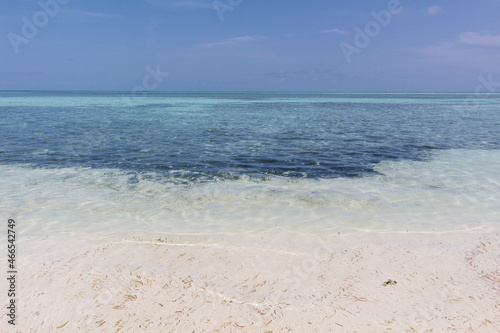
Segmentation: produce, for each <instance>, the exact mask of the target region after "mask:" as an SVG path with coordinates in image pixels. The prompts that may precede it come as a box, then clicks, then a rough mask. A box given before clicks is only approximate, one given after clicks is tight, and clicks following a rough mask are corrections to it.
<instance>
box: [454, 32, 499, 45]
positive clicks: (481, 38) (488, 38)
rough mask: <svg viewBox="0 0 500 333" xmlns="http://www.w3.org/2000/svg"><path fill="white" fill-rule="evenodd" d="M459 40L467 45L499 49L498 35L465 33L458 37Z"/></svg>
mask: <svg viewBox="0 0 500 333" xmlns="http://www.w3.org/2000/svg"><path fill="white" fill-rule="evenodd" d="M460 40H461V41H462V43H465V44H468V45H479V46H494V47H500V35H496V36H495V35H479V34H478V33H475V32H466V33H464V34H463V35H461V36H460Z"/></svg>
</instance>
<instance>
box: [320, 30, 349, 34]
mask: <svg viewBox="0 0 500 333" xmlns="http://www.w3.org/2000/svg"><path fill="white" fill-rule="evenodd" d="M321 33H322V34H339V35H349V31H346V30H340V29H327V30H322V31H321Z"/></svg>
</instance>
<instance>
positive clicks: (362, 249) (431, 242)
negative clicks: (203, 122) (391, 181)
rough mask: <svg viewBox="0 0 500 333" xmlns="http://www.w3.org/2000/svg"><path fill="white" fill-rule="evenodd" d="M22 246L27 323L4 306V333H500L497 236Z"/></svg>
mask: <svg viewBox="0 0 500 333" xmlns="http://www.w3.org/2000/svg"><path fill="white" fill-rule="evenodd" d="M290 244H293V242H292V243H290ZM297 244H298V243H296V245H297ZM20 246H21V248H23V249H25V251H24V253H23V252H20V256H22V260H21V259H20V260H19V266H20V267H19V281H18V289H19V297H18V298H17V302H18V317H17V325H16V326H15V329H14V327H13V326H10V327H8V326H7V325H6V323H7V317H6V309H5V307H4V311H3V313H2V316H1V317H0V322H1V325H2V329H1V331H2V332H25V333H26V332H143V331H144V332H386V331H388V332H390V331H392V332H497V331H499V330H500V324H499V323H500V260H499V257H500V234H499V232H498V231H496V232H495V231H492V230H486V229H483V230H475V231H468V232H447V233H404V232H403V233H401V232H399V233H391V232H380V233H373V232H370V233H367V232H362V231H358V232H350V233H345V234H343V233H337V234H333V235H322V236H319V235H318V236H317V237H316V238H314V237H312V238H311V241H310V243H309V244H307V246H301V247H300V246H299V247H295V246H283V245H282V244H278V243H277V242H271V239H269V240H266V239H265V236H263V237H262V238H261V240H260V241H259V242H255V243H254V244H253V245H252V244H250V242H248V243H246V242H241V243H239V242H232V241H225V242H221V241H216V242H214V241H208V240H202V239H198V240H192V239H191V240H189V239H186V240H179V239H173V238H172V239H169V238H168V237H167V238H165V237H164V238H160V239H154V238H151V239H142V238H138V237H129V238H127V239H123V240H118V239H115V240H101V241H99V240H94V241H92V242H89V241H85V240H84V239H82V240H81V241H79V240H78V239H71V238H65V239H62V238H61V239H56V238H53V239H52V238H45V239H26V240H24V241H23V242H22V243H20ZM37 246H40V247H44V249H45V250H44V251H37ZM28 249H32V250H29V251H28ZM65 249H66V250H65ZM389 280H391V281H395V282H392V283H390V282H389ZM388 282H389V283H388ZM0 288H2V290H5V288H6V281H5V279H4V280H2V284H1V286H0Z"/></svg>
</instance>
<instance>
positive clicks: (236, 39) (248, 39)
mask: <svg viewBox="0 0 500 333" xmlns="http://www.w3.org/2000/svg"><path fill="white" fill-rule="evenodd" d="M262 39H264V37H262V36H240V37H233V38H227V39H223V40H221V41H218V42H212V43H204V44H201V45H202V46H204V47H214V46H232V45H239V44H242V43H246V42H255V41H259V40H262Z"/></svg>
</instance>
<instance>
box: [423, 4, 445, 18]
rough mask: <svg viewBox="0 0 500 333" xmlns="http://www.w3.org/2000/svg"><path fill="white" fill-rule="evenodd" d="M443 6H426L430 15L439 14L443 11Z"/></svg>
mask: <svg viewBox="0 0 500 333" xmlns="http://www.w3.org/2000/svg"><path fill="white" fill-rule="evenodd" d="M443 10H444V8H442V7H439V6H431V7H429V8H427V13H429V15H431V16H435V15H439V14H441V13H442V12H443Z"/></svg>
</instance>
